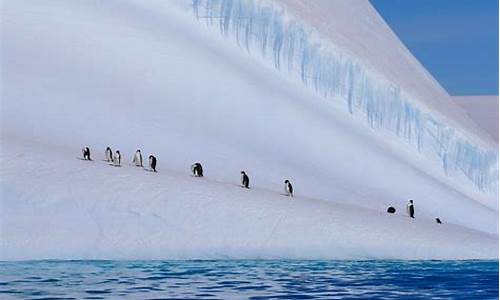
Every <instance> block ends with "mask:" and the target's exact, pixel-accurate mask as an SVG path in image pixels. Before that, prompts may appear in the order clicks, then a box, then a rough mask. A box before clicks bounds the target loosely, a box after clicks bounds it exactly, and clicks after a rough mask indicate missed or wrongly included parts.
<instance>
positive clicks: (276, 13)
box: [188, 0, 498, 192]
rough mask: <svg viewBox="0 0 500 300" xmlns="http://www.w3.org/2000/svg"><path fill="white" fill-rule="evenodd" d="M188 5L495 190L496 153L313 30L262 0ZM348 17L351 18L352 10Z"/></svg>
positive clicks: (451, 169) (253, 49) (284, 68)
mask: <svg viewBox="0 0 500 300" xmlns="http://www.w3.org/2000/svg"><path fill="white" fill-rule="evenodd" d="M188 3H189V8H190V9H192V11H193V13H194V15H195V16H196V18H198V19H199V20H200V22H203V23H205V24H207V25H208V26H213V27H218V28H219V30H220V32H221V33H222V34H224V35H226V36H231V37H233V38H234V39H235V40H236V42H237V43H238V44H239V45H240V46H241V47H242V48H244V49H246V50H247V51H249V52H250V53H253V54H258V55H261V56H262V57H264V58H265V59H267V60H269V61H270V62H271V63H272V64H273V66H274V67H275V68H276V69H278V70H279V71H281V72H284V73H287V74H289V75H291V76H294V77H297V78H299V79H300V80H301V81H302V83H303V84H304V85H305V86H307V87H309V88H311V89H313V90H314V91H315V92H317V93H318V94H320V95H322V96H323V97H325V98H326V99H328V100H330V101H340V102H342V103H344V104H345V108H346V111H348V112H349V113H350V114H352V115H354V116H355V117H357V118H359V119H362V120H364V121H365V122H366V123H367V124H368V125H369V126H370V127H371V128H373V129H378V130H386V131H388V132H391V133H393V134H394V135H395V136H397V137H398V138H399V139H401V140H402V141H404V142H405V143H407V144H409V145H411V146H413V147H414V149H415V150H416V151H418V152H419V153H420V154H423V155H425V156H426V157H427V158H428V159H431V160H433V161H435V162H436V163H439V164H440V165H441V167H442V169H443V172H444V173H445V174H446V175H448V176H451V177H456V178H466V179H467V180H468V181H469V182H470V183H471V185H472V186H473V187H474V188H475V189H477V190H480V191H484V192H497V191H498V152H497V151H496V149H493V148H489V147H488V146H484V145H479V143H477V142H476V141H472V140H471V139H470V137H467V134H465V133H464V132H463V130H461V129H459V128H452V127H451V126H449V125H448V124H447V123H446V121H445V119H446V118H443V117H442V116H440V115H439V113H436V112H433V111H429V110H426V109H424V108H423V106H422V105H419V99H410V97H409V96H408V95H407V94H406V93H405V91H404V90H402V89H401V87H399V86H397V85H396V84H394V83H391V82H389V81H388V80H386V79H385V78H384V76H383V75H382V74H378V73H376V72H375V71H373V70H370V69H368V68H367V67H365V66H364V65H363V64H362V63H360V61H359V60H357V59H356V58H354V57H351V56H350V55H348V54H347V53H346V52H343V51H342V50H341V49H339V48H337V47H335V45H333V44H332V43H331V42H330V41H328V40H326V39H322V38H321V36H320V35H319V34H318V33H317V32H315V30H314V29H312V28H311V27H309V26H308V25H306V24H305V23H303V22H302V21H300V20H298V19H297V18H294V17H293V16H290V15H288V14H287V13H286V11H285V10H284V9H283V8H282V7H280V6H279V5H277V4H275V3H273V2H271V1H265V0H260V1H259V0H192V1H190V2H188ZM353 17H354V16H353Z"/></svg>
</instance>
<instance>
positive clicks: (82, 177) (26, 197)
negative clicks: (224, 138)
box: [0, 140, 498, 260]
mask: <svg viewBox="0 0 500 300" xmlns="http://www.w3.org/2000/svg"><path fill="white" fill-rule="evenodd" d="M5 148H6V149H5V151H6V152H7V153H10V154H15V157H11V156H10V154H9V155H7V157H6V159H5V164H4V167H3V168H4V172H5V173H6V174H15V177H16V178H17V177H19V178H24V180H23V185H24V187H23V188H22V189H19V186H16V184H15V182H14V183H13V182H11V178H12V177H14V176H13V175H9V176H6V182H4V184H5V185H6V186H7V187H9V188H7V189H4V190H3V197H2V198H3V199H4V201H5V202H6V204H7V205H5V206H4V210H3V216H2V220H3V224H4V228H3V233H2V240H3V243H4V244H3V246H2V253H0V258H1V259H2V260H25V259H33V258H37V259H165V258H170V259H230V258H239V259H241V258H243V259H258V258H266V259H268V258H294V259H295V258H297V259H472V258H474V259H477V258H484V259H491V258H496V257H497V253H498V248H497V243H498V239H497V236H496V235H492V234H486V233H482V232H478V231H474V230H470V229H466V228H463V227H460V226H457V225H452V224H447V223H446V221H445V223H444V224H442V225H439V224H436V223H435V222H433V220H429V219H425V218H420V216H419V207H418V206H417V213H416V216H417V219H415V220H412V219H410V218H409V217H407V216H405V215H404V209H403V207H398V209H399V212H398V214H396V215H388V214H386V213H384V212H382V211H379V212H377V211H373V210H368V209H361V208H356V207H353V206H350V205H345V204H341V203H336V202H328V201H322V200H317V199H310V198H306V197H301V196H299V197H294V198H290V197H287V196H283V195H280V193H279V192H277V191H271V190H267V189H263V188H259V187H255V188H252V189H251V190H246V189H243V188H241V187H240V186H239V185H238V181H237V180H238V172H234V173H235V174H233V175H234V176H233V177H234V180H233V181H232V182H223V181H220V180H217V179H214V178H211V177H205V178H195V177H192V176H190V175H188V172H183V173H179V172H172V171H167V170H160V172H159V173H153V172H146V171H144V170H143V169H142V168H140V167H139V168H138V167H135V166H133V165H132V163H127V164H126V165H124V166H123V167H121V168H117V167H112V166H109V165H108V163H106V162H104V161H101V160H98V159H97V158H96V160H95V161H92V162H89V161H83V160H80V159H78V158H75V156H74V152H77V150H78V149H69V148H64V147H61V148H58V147H51V150H52V151H51V152H50V153H46V152H44V150H45V149H47V145H44V144H38V143H33V142H23V141H20V140H16V142H15V145H14V146H12V145H11V144H10V143H9V144H7V145H6V147H5ZM34 150H35V151H34ZM72 150H74V151H72ZM16 158H17V159H19V158H22V159H23V161H24V163H23V168H19V167H18V165H17V163H15V159H16ZM54 168H56V169H57V170H58V172H54V171H53V170H54ZM33 174H36V175H35V176H33ZM40 182H43V185H41V184H40ZM62 187H63V188H62Z"/></svg>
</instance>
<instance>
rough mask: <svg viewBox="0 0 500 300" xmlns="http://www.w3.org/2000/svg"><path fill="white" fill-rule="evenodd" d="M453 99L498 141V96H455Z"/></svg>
mask: <svg viewBox="0 0 500 300" xmlns="http://www.w3.org/2000/svg"><path fill="white" fill-rule="evenodd" d="M453 100H454V101H455V103H457V104H458V105H460V106H461V107H463V109H464V110H465V111H466V112H467V114H468V115H469V116H470V117H471V118H472V120H474V122H476V123H477V124H478V125H479V126H481V127H482V128H483V129H484V130H485V131H486V132H488V133H489V134H490V136H491V137H492V138H493V139H494V140H495V141H497V143H498V96H495V95H477V96H454V97H453Z"/></svg>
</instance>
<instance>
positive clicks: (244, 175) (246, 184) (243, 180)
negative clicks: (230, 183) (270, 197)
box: [241, 171, 250, 189]
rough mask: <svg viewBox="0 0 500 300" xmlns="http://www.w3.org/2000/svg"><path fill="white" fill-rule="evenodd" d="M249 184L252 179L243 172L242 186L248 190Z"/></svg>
mask: <svg viewBox="0 0 500 300" xmlns="http://www.w3.org/2000/svg"><path fill="white" fill-rule="evenodd" d="M249 184H250V178H248V175H247V173H245V171H241V186H242V187H244V188H247V189H248V188H249V187H248V186H249Z"/></svg>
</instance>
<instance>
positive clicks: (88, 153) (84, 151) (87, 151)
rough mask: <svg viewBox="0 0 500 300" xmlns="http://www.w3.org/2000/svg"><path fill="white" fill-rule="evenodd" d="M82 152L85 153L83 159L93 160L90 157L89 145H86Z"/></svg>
mask: <svg viewBox="0 0 500 300" xmlns="http://www.w3.org/2000/svg"><path fill="white" fill-rule="evenodd" d="M82 154H83V159H85V160H92V159H91V158H90V148H89V147H84V148H83V149H82Z"/></svg>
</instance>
